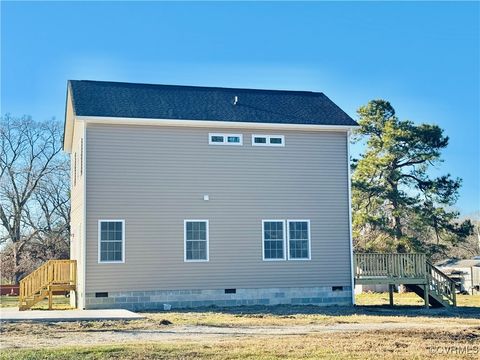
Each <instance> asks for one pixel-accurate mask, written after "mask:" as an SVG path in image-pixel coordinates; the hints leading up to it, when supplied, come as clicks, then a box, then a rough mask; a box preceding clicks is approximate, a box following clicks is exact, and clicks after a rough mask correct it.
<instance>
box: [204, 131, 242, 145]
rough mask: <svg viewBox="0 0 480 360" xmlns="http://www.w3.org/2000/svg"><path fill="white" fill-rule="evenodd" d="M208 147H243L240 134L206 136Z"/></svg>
mask: <svg viewBox="0 0 480 360" xmlns="http://www.w3.org/2000/svg"><path fill="white" fill-rule="evenodd" d="M208 143H209V144H210V145H243V135H242V134H212V133H210V134H208Z"/></svg>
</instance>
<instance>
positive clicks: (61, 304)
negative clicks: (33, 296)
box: [0, 295, 71, 310]
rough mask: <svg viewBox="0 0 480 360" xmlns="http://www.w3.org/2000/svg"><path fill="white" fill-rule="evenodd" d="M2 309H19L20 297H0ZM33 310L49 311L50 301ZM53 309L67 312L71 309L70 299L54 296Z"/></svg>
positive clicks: (43, 302)
mask: <svg viewBox="0 0 480 360" xmlns="http://www.w3.org/2000/svg"><path fill="white" fill-rule="evenodd" d="M0 307H1V308H7V307H18V296H0ZM32 309H33V310H48V300H47V299H45V300H43V301H40V302H39V303H37V304H35V305H34V306H33V308H32ZM53 309H54V310H67V309H71V307H70V299H69V298H67V297H65V296H64V295H54V296H53Z"/></svg>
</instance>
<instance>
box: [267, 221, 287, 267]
mask: <svg viewBox="0 0 480 360" xmlns="http://www.w3.org/2000/svg"><path fill="white" fill-rule="evenodd" d="M266 222H281V223H283V258H281V259H266V258H265V223H266ZM286 231H287V229H286V224H285V220H283V219H264V220H262V260H263V261H285V260H287V254H286V251H287V245H286V241H287V234H286Z"/></svg>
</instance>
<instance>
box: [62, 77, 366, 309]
mask: <svg viewBox="0 0 480 360" xmlns="http://www.w3.org/2000/svg"><path fill="white" fill-rule="evenodd" d="M355 126H357V124H356V122H355V121H354V120H352V119H351V118H350V117H349V116H348V115H347V114H346V113H345V112H344V111H342V110H341V109H340V108H339V107H338V106H337V105H335V104H334V103H333V102H332V101H331V100H330V99H329V98H328V97H327V96H325V95H324V94H323V93H315V92H306V91H278V90H256V89H234V88H214V87H194V86H170V85H147V84H132V83H117V82H102V81H73V80H72V81H69V82H68V88H67V99H66V115H65V134H64V150H65V151H66V152H67V153H69V154H70V157H71V164H72V173H71V187H72V188H71V198H72V212H71V219H72V220H71V231H72V238H71V259H75V260H76V264H77V269H78V273H77V280H76V281H77V291H76V294H75V296H72V301H73V302H75V303H76V305H77V306H78V307H79V308H87V309H91V308H109V307H115V308H127V309H137V310H138V309H149V308H163V307H164V304H168V305H170V306H171V307H172V308H182V307H195V306H208V305H228V306H230V305H248V304H316V305H349V304H352V303H353V292H352V289H353V286H352V281H353V280H352V243H351V227H350V224H351V214H350V184H349V150H348V148H349V141H348V140H349V132H350V130H351V129H352V128H354V127H355ZM168 305H167V306H168Z"/></svg>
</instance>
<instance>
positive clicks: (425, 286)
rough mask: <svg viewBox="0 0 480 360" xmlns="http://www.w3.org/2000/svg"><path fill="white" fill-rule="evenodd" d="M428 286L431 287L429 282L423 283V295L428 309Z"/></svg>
mask: <svg viewBox="0 0 480 360" xmlns="http://www.w3.org/2000/svg"><path fill="white" fill-rule="evenodd" d="M428 288H429V285H428V283H427V284H425V285H423V297H424V298H425V308H426V309H428V308H429V303H430V299H429V294H428Z"/></svg>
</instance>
